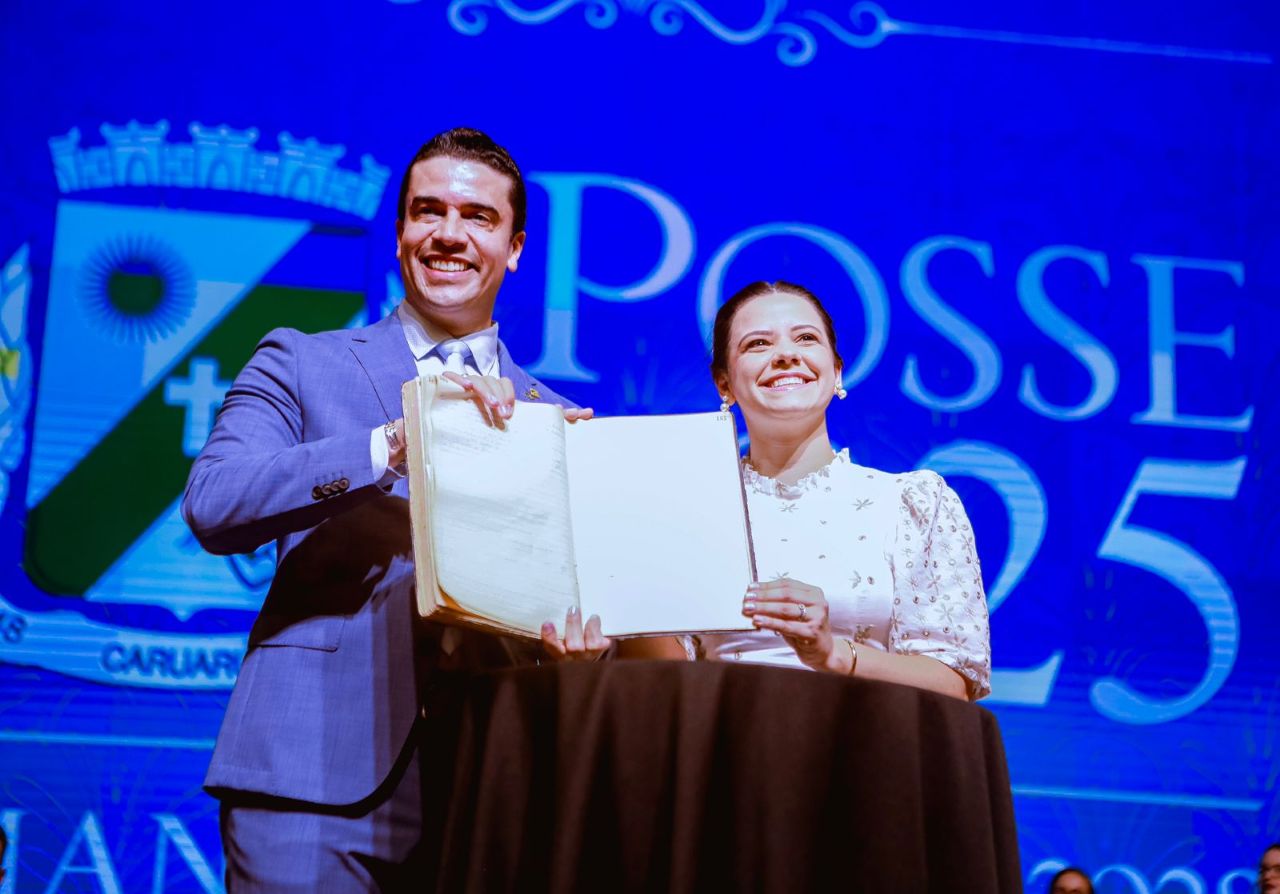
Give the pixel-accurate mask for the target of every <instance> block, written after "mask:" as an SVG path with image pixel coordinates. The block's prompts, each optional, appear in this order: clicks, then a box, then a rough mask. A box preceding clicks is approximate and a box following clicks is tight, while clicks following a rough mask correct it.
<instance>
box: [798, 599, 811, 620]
mask: <svg viewBox="0 0 1280 894" xmlns="http://www.w3.org/2000/svg"><path fill="white" fill-rule="evenodd" d="M808 617H809V606H807V605H805V604H804V603H803V602H802V603H800V618H799V620H801V621H803V620H805V619H807V618H808Z"/></svg>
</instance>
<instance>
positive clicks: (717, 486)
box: [565, 413, 752, 636]
mask: <svg viewBox="0 0 1280 894" xmlns="http://www.w3.org/2000/svg"><path fill="white" fill-rule="evenodd" d="M565 443H566V447H567V453H568V458H569V500H570V506H571V508H572V518H573V540H574V554H575V556H576V557H577V569H578V588H579V590H580V592H581V594H582V596H581V599H582V611H583V615H584V616H586V617H589V616H590V615H592V614H598V615H600V619H601V624H602V627H603V629H604V631H605V633H606V634H607V635H610V636H626V635H632V634H646V633H674V632H691V631H713V630H747V629H750V628H751V624H750V622H749V621H748V620H747V619H746V618H744V617H743V616H742V598H743V595H744V594H745V592H746V589H747V584H748V583H750V582H751V567H752V566H751V549H750V544H749V535H748V528H747V521H746V508H745V505H744V500H743V494H742V481H741V478H740V475H739V471H738V445H737V439H736V436H735V434H734V429H733V422H732V420H731V419H730V417H729V416H728V414H723V413H691V414H687V415H681V416H618V417H612V418H605V419H593V420H589V421H586V422H579V423H577V424H574V425H566V426H565Z"/></svg>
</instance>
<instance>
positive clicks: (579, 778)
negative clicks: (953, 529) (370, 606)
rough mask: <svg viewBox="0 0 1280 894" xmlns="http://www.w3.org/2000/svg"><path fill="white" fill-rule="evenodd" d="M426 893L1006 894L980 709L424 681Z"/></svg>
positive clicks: (666, 671) (555, 671) (682, 684)
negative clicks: (830, 893) (828, 892)
mask: <svg viewBox="0 0 1280 894" xmlns="http://www.w3.org/2000/svg"><path fill="white" fill-rule="evenodd" d="M423 736H424V739H423V756H424V761H425V774H426V778H427V780H428V782H427V791H426V797H425V803H426V808H425V809H426V811H427V813H426V816H425V818H424V819H425V823H424V833H425V836H426V839H425V840H426V841H427V842H428V851H429V852H432V853H430V857H429V862H430V863H431V864H432V873H431V878H429V879H427V880H426V881H427V885H426V888H427V889H428V890H437V891H448V892H453V891H520V892H526V891H527V892H537V891H552V892H569V891H584V892H585V891H672V892H693V891H699V892H706V891H734V892H775V891H777V892H782V891H786V892H792V891H797V892H799V891H819V890H825V889H826V888H827V887H828V886H834V889H835V890H844V891H884V892H895V894H898V892H901V894H908V892H926V891H927V892H944V891H945V892H961V891H972V892H983V894H1006V892H1018V891H1021V890H1022V886H1021V880H1020V871H1019V864H1018V850H1017V840H1016V830H1015V828H1014V818H1013V805H1012V800H1011V796H1010V790H1009V780H1008V771H1007V768H1006V765H1005V757H1004V748H1003V745H1002V743H1001V740H1000V732H999V728H998V727H997V724H996V721H995V718H994V717H993V716H992V715H991V713H990V712H988V711H986V710H985V709H983V708H981V707H978V706H975V705H969V704H965V703H962V702H959V701H956V700H954V699H950V698H947V697H945V696H941V695H936V694H933V693H929V692H924V691H921V690H918V689H913V688H911V687H907V686H898V685H893V684H888V683H876V682H872V681H866V680H858V679H845V678H840V677H835V676H830V675H826V674H816V673H809V672H806V671H799V670H790V669H784V668H772V667H759V666H746V665H739V664H729V663H714V662H709V663H696V664H690V663H680V662H647V661H645V662H642V661H614V662H600V663H596V664H581V663H575V664H566V665H559V666H543V667H534V668H524V669H518V670H505V671H497V672H491V673H477V674H457V675H453V676H450V677H447V678H443V679H438V681H437V682H436V684H435V685H434V686H433V687H432V691H431V693H430V694H429V696H428V700H427V704H426V721H425V723H424V724H423Z"/></svg>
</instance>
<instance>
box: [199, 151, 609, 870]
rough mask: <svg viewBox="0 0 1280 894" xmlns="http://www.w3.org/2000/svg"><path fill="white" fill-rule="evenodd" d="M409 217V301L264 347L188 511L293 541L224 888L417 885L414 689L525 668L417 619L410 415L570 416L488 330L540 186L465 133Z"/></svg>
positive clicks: (405, 246)
mask: <svg viewBox="0 0 1280 894" xmlns="http://www.w3.org/2000/svg"><path fill="white" fill-rule="evenodd" d="M396 217H397V221H396V233H397V244H396V255H397V257H398V258H399V259H400V270H401V274H402V276H403V278H404V287H405V300H404V302H403V303H402V304H401V305H400V306H399V307H398V308H397V309H396V311H395V312H394V313H392V314H390V315H388V316H387V317H386V318H385V319H383V320H381V321H380V322H378V323H375V324H374V325H372V326H366V327H363V328H360V329H352V330H344V331H337V332H321V333H319V334H316V335H304V334H303V333H300V332H297V331H295V330H289V329H277V330H275V331H273V332H270V333H268V334H267V336H266V337H265V338H264V339H263V340H262V342H261V343H260V344H259V346H258V348H257V350H256V351H255V352H254V355H253V357H252V358H251V359H250V361H249V363H248V364H247V365H246V366H245V368H244V370H243V372H241V374H240V375H239V376H238V377H237V378H236V381H235V384H234V385H232V387H231V389H230V390H229V391H228V392H227V395H226V399H225V401H224V403H223V406H222V410H221V412H220V414H219V416H218V421H217V424H216V425H215V427H214V430H213V433H212V434H211V435H210V437H209V440H208V443H207V444H206V445H205V447H204V450H203V451H202V452H201V454H200V456H199V457H198V458H197V459H196V461H195V464H194V466H193V468H192V470H191V477H190V480H189V482H188V484H187V491H186V494H185V496H184V497H183V504H182V511H183V515H184V517H185V518H186V519H187V522H188V524H189V525H190V526H191V529H192V531H193V532H195V535H196V537H197V538H198V539H199V540H200V542H201V544H203V545H204V547H205V548H206V549H208V550H209V551H211V552H214V553H219V554H227V553H235V552H248V551H252V550H254V549H256V548H257V547H259V546H261V545H262V544H263V543H265V542H267V541H270V540H273V539H274V540H276V542H277V546H278V556H279V558H278V562H277V570H276V576H275V579H274V581H273V583H272V585H271V589H270V592H269V593H268V594H267V597H266V600H265V602H264V603H263V606H262V611H261V613H260V614H259V616H258V618H257V620H256V622H255V623H254V625H253V629H252V631H251V633H250V635H249V648H248V651H247V652H246V654H245V657H244V662H243V664H242V666H241V669H240V675H239V678H238V680H237V682H236V687H235V689H234V691H233V692H232V694H231V699H230V702H229V704H228V706H227V714H226V718H225V719H224V721H223V725H222V730H221V732H220V733H219V736H218V742H217V746H216V748H215V750H214V754H213V760H212V762H211V764H210V767H209V773H208V776H207V777H206V779H205V785H206V787H207V788H208V789H209V790H210V791H211V792H212V793H213V794H214V795H215V796H217V797H218V798H219V799H220V800H221V801H222V836H223V846H224V851H225V854H226V866H227V890H228V891H230V892H239V891H317V890H325V891H392V890H394V891H399V890H407V889H408V888H409V887H410V886H411V885H413V884H415V883H417V884H420V883H422V882H423V876H422V867H423V863H424V859H425V856H424V854H425V853H426V851H429V849H430V845H431V843H430V842H422V841H421V838H422V835H421V816H422V798H423V790H424V786H423V780H422V777H421V774H420V770H419V754H418V738H419V737H418V735H416V733H417V732H420V731H421V729H422V724H425V723H429V722H430V720H429V719H423V718H422V712H421V710H420V708H421V697H420V692H421V691H422V688H423V686H424V684H425V683H426V682H427V681H428V680H429V679H430V676H431V675H432V673H434V672H435V671H436V670H437V669H438V668H440V667H441V665H445V664H447V665H448V666H493V665H502V664H511V663H517V662H519V661H521V660H525V659H526V658H529V657H531V654H526V653H523V652H522V651H521V649H520V648H519V647H517V646H516V645H514V644H512V643H510V642H507V641H503V640H500V639H497V638H493V637H483V636H480V635H474V634H463V633H462V632H460V631H455V630H441V629H438V628H432V627H429V626H426V625H422V624H420V623H418V621H417V619H416V618H415V615H414V611H413V589H412V587H413V560H412V549H411V543H410V523H409V508H408V486H407V482H406V480H405V479H404V477H403V472H404V470H403V463H404V426H403V421H402V414H401V404H400V388H401V385H402V384H403V383H404V382H405V381H406V380H408V379H411V378H413V377H414V376H417V375H425V374H443V375H447V376H449V377H450V378H453V379H454V380H455V381H457V382H459V383H460V384H463V385H464V387H466V388H468V389H469V390H471V391H472V394H473V396H474V397H475V398H476V400H477V401H478V402H480V403H483V404H485V405H486V406H487V408H488V412H492V413H496V414H498V415H502V416H508V415H510V414H511V413H512V412H513V408H514V402H515V400H516V399H517V398H519V399H520V400H526V401H536V400H541V401H549V402H554V403H560V404H562V405H564V404H565V402H564V401H563V400H562V399H561V398H560V397H558V396H557V395H556V394H554V393H553V392H552V391H551V390H550V389H549V388H547V387H546V386H545V385H543V384H541V383H540V382H536V381H535V380H533V379H532V378H530V377H529V376H528V375H527V374H526V373H524V372H523V371H522V370H521V369H520V368H519V367H518V366H516V365H515V363H514V362H513V361H512V359H511V356H510V354H509V353H508V352H507V349H506V347H504V346H503V344H502V342H501V341H499V339H498V326H497V324H496V323H495V322H494V321H493V308H494V302H495V301H496V299H497V296H498V290H499V289H500V288H501V286H502V281H503V278H504V277H505V276H506V274H507V273H508V272H514V271H515V270H516V267H517V265H518V263H519V260H520V253H521V250H522V249H523V247H524V241H525V232H524V222H525V192H524V181H523V178H522V177H521V175H520V170H519V169H518V168H517V167H516V165H515V162H513V161H512V159H511V156H510V155H509V154H508V153H507V152H506V150H505V149H503V148H502V147H500V146H498V145H497V144H496V143H494V142H493V140H492V139H490V138H489V137H488V136H486V135H485V134H483V133H480V132H479V131H475V130H469V129H463V128H459V129H455V130H451V131H448V132H446V133H442V134H440V135H438V136H436V137H434V138H433V139H432V140H430V141H429V142H427V143H426V144H425V145H424V146H423V147H422V148H421V149H420V150H419V151H418V153H417V155H416V156H415V157H414V159H413V161H412V162H411V163H410V165H409V167H408V169H407V170H406V172H405V175H404V180H403V182H402V184H401V189H400V199H399V205H398V211H397V215H396ZM565 415H566V417H567V418H569V419H571V420H572V419H577V418H584V417H586V416H589V415H590V411H589V410H581V411H580V410H576V409H573V408H570V409H566V411H565ZM495 558H498V557H495ZM577 623H579V624H580V622H577ZM566 626H567V627H568V626H569V625H568V624H566Z"/></svg>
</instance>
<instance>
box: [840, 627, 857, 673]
mask: <svg viewBox="0 0 1280 894" xmlns="http://www.w3.org/2000/svg"><path fill="white" fill-rule="evenodd" d="M840 638H841V639H842V640H844V641H845V642H846V643H848V644H849V676H850V677H852V676H853V672H854V671H855V670H857V669H858V647H857V646H855V645H854V644H853V640H851V639H849V637H847V636H842V637H840Z"/></svg>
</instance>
